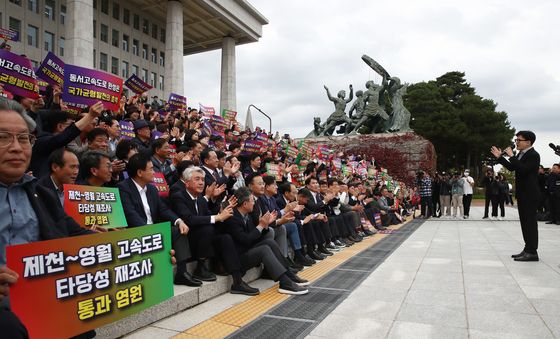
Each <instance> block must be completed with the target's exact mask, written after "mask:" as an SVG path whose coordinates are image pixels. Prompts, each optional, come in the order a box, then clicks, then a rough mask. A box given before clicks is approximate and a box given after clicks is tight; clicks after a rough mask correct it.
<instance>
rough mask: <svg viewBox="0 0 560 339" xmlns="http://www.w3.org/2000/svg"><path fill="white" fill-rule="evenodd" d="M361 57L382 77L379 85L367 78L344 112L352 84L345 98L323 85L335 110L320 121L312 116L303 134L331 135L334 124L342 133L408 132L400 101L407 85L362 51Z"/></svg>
mask: <svg viewBox="0 0 560 339" xmlns="http://www.w3.org/2000/svg"><path fill="white" fill-rule="evenodd" d="M362 60H363V61H364V62H365V63H366V64H367V65H368V66H369V67H371V68H372V69H373V70H374V71H375V72H376V73H377V74H379V75H380V76H381V77H382V78H383V80H382V83H381V85H377V84H375V83H374V82H373V81H371V80H370V81H368V82H366V90H365V91H357V92H356V100H355V101H354V102H353V103H352V105H351V106H350V110H349V112H348V115H346V112H345V109H346V105H347V104H348V103H350V101H352V98H353V88H352V85H350V95H349V98H348V99H346V98H345V97H346V92H345V91H339V92H338V95H337V97H336V98H333V97H332V96H331V94H330V91H329V89H328V88H327V86H324V88H325V89H326V91H327V97H328V98H329V100H330V101H332V102H333V103H334V106H335V111H334V112H333V113H332V114H331V115H330V116H329V118H328V119H327V121H326V122H324V123H322V124H321V118H319V117H315V118H314V121H313V131H311V132H310V133H309V134H308V135H307V137H317V136H329V135H332V134H334V133H335V129H336V127H337V126H340V127H339V129H338V130H337V131H336V132H338V133H340V134H346V135H347V134H357V133H364V132H365V133H366V134H373V133H387V132H408V131H410V126H409V123H410V112H409V111H408V110H407V109H406V107H405V106H404V104H403V96H404V95H406V90H407V86H408V85H407V84H404V85H403V84H401V80H400V79H399V78H397V77H391V76H390V75H389V73H388V72H387V71H386V70H385V68H383V66H381V65H380V64H379V63H378V62H376V61H375V60H373V59H372V58H371V57H369V56H367V55H365V54H364V55H363V56H362ZM386 93H387V94H388V97H389V99H390V101H391V107H392V110H391V112H390V114H388V112H386V110H385V94H386Z"/></svg>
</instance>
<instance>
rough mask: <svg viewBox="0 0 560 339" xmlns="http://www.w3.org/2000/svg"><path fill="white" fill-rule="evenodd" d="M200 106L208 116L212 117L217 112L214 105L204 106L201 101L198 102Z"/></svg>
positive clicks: (203, 113) (201, 110)
mask: <svg viewBox="0 0 560 339" xmlns="http://www.w3.org/2000/svg"><path fill="white" fill-rule="evenodd" d="M198 106H199V108H200V109H199V111H200V112H201V113H202V115H204V116H206V117H211V116H212V115H214V114H216V110H215V109H214V107H210V106H203V105H202V104H201V103H198Z"/></svg>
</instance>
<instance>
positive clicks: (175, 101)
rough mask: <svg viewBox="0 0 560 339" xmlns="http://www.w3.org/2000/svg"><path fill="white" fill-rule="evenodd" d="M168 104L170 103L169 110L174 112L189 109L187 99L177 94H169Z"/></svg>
mask: <svg viewBox="0 0 560 339" xmlns="http://www.w3.org/2000/svg"><path fill="white" fill-rule="evenodd" d="M168 102H169V108H171V109H173V110H178V109H186V108H187V98H185V97H184V96H182V95H179V94H175V93H171V94H169V100H168Z"/></svg>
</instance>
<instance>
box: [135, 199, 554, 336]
mask: <svg viewBox="0 0 560 339" xmlns="http://www.w3.org/2000/svg"><path fill="white" fill-rule="evenodd" d="M482 212H483V208H482V207H478V206H477V207H473V209H472V211H471V218H470V219H469V220H445V219H429V220H427V221H425V222H424V223H422V224H421V225H420V224H419V223H418V222H416V223H417V225H416V226H414V227H413V226H411V225H413V224H414V223H411V224H410V225H405V226H404V227H403V228H402V229H403V230H405V229H407V227H409V231H408V233H406V234H403V235H400V236H397V234H388V235H387V236H386V237H385V238H384V239H383V240H381V241H379V242H378V243H375V244H373V245H371V247H369V249H367V250H365V251H364V252H361V253H356V254H355V255H353V257H352V259H353V260H356V259H360V256H361V257H362V259H367V260H370V259H369V258H370V257H367V253H374V252H375V251H379V250H376V248H381V246H384V245H382V243H383V241H385V245H387V244H390V241H391V239H397V238H398V239H401V240H398V243H397V244H396V245H395V247H394V248H393V249H392V250H393V251H392V253H388V254H387V256H385V257H384V258H383V259H384V261H383V260H381V261H380V263H379V264H376V265H375V267H368V268H367V269H364V270H361V269H360V268H359V267H356V266H347V267H350V268H344V265H347V264H346V263H345V264H344V265H342V266H340V267H338V268H336V269H334V271H338V272H344V273H345V276H346V278H348V277H349V276H351V275H352V274H354V273H355V274H357V275H356V277H360V278H356V279H358V280H357V281H356V284H355V286H352V287H349V288H346V287H342V288H331V287H328V286H329V285H326V283H325V281H326V280H325V279H328V278H329V277H324V278H323V279H321V280H318V281H317V282H315V281H314V282H313V284H312V285H311V288H310V294H309V295H310V297H308V298H307V300H308V301H309V302H310V303H311V304H313V303H314V305H315V306H317V305H319V303H320V302H324V300H317V298H315V300H314V299H313V298H314V297H313V294H314V293H315V295H316V296H317V295H319V294H320V293H322V294H321V295H323V296H327V297H328V296H329V294H328V293H331V292H333V293H335V292H336V293H339V294H338V295H337V298H334V299H333V300H335V301H333V305H332V307H330V306H331V305H328V304H327V305H326V306H325V304H323V306H325V307H323V309H321V310H320V311H321V312H322V313H321V312H319V313H316V314H317V316H316V317H314V316H312V315H311V314H312V313H313V312H315V311H314V309H313V308H306V307H308V306H301V305H299V304H297V300H298V299H297V298H305V296H304V297H301V296H297V297H290V298H286V300H285V301H282V302H281V303H280V305H279V306H276V308H273V309H272V311H265V312H268V313H266V314H263V315H262V316H260V317H259V318H258V319H257V320H254V321H252V322H251V323H250V324H247V325H243V326H241V327H240V328H239V329H237V330H236V332H233V333H231V331H229V332H227V331H226V332H224V333H228V335H230V336H231V337H239V338H241V337H251V336H253V337H273V336H274V337H275V338H279V337H305V336H307V337H308V338H322V337H325V338H446V339H447V338H555V337H558V338H560V268H559V267H558V264H560V226H556V225H545V224H544V223H543V222H541V223H539V240H540V244H539V255H540V259H541V261H540V262H515V261H513V259H511V257H510V255H511V254H513V253H517V252H519V251H520V250H521V249H522V248H523V242H522V237H521V231H520V227H519V221H518V220H517V210H516V209H514V208H507V209H506V220H504V221H494V220H482ZM410 227H413V228H412V229H410ZM392 237H393V238H392ZM403 240H404V241H403ZM387 241H389V242H387ZM368 246H370V245H368ZM364 248H365V247H364ZM331 273H332V272H331ZM360 274H363V275H360ZM333 279H334V278H333ZM333 279H331V280H330V281H334V280H333ZM347 280H348V279H347ZM360 281H361V283H360ZM253 285H255V286H258V287H260V288H261V291H264V290H265V289H266V288H268V287H270V286H272V285H273V283H272V282H271V281H268V280H259V281H257V282H254V283H253ZM351 285H352V284H347V285H345V286H351ZM325 286H327V287H325ZM327 292H328V293H327ZM333 295H334V294H333ZM248 299H249V298H248V297H245V296H236V295H230V294H227V295H222V296H220V297H217V298H215V299H212V300H210V301H208V302H206V303H203V304H201V305H198V306H196V307H194V308H192V309H190V310H187V311H184V312H181V313H179V314H177V315H175V316H173V317H170V318H167V319H165V320H162V321H160V322H158V323H155V324H153V325H152V326H149V327H146V328H143V329H140V330H139V331H137V332H135V333H132V334H130V335H129V336H128V337H130V338H154V337H158V338H166V337H173V336H179V337H185V338H186V337H191V338H195V337H196V336H194V335H193V334H192V333H196V332H192V331H191V332H189V331H187V330H188V329H189V328H192V327H194V326H196V325H197V324H199V323H202V322H204V321H205V320H207V319H209V318H211V317H215V316H216V314H219V313H220V312H222V311H224V310H226V309H228V308H229V307H232V306H234V305H236V304H239V303H242V302H246V301H247V300H248ZM323 299H324V297H323ZM299 300H305V299H299ZM290 302H292V303H294V302H295V303H296V304H295V306H293V307H292V308H289V307H288V309H290V310H292V313H289V312H288V313H286V314H285V315H282V314H283V313H281V310H282V305H283V304H284V306H289V304H290ZM312 306H313V305H312ZM302 310H303V311H302ZM306 310H308V311H307V312H308V313H306ZM298 312H302V313H298ZM278 314H280V316H279V315H278ZM290 314H293V315H294V316H293V317H290V316H289V315H290ZM308 314H309V316H307V315H308ZM266 321H268V322H266ZM275 321H280V322H277V323H276V325H274V322H275ZM282 322H283V323H282ZM261 324H264V325H266V326H269V327H267V330H261V331H260V332H259V331H256V332H254V331H253V332H251V331H247V330H250V329H251V328H257V329H259V328H262V327H263V326H262V325H261ZM282 324H283V325H282ZM298 325H301V326H299V327H298ZM274 326H276V328H274ZM282 326H284V328H282ZM297 328H300V329H301V330H298V329H297ZM189 333H190V334H189ZM213 333H214V335H215V334H216V333H219V332H213ZM251 333H253V334H254V335H251ZM273 333H274V335H272V334H273ZM214 335H208V336H207V337H211V336H214ZM202 337H206V335H202Z"/></svg>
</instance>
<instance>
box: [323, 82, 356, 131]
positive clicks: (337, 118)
mask: <svg viewBox="0 0 560 339" xmlns="http://www.w3.org/2000/svg"><path fill="white" fill-rule="evenodd" d="M323 87H325V89H326V90H327V97H328V98H329V100H330V101H332V102H333V103H334V108H335V111H334V112H333V113H332V114H331V115H330V116H329V118H328V119H327V121H326V122H325V125H324V129H323V131H322V132H321V135H322V136H324V135H331V134H332V133H333V132H334V129H335V127H336V126H338V125H340V124H343V123H346V126H347V128H349V126H351V123H352V121H351V120H350V118H348V116H347V115H346V112H344V110H345V109H346V104H348V103H349V102H350V101H352V99H353V98H354V91H353V88H352V85H350V86H349V87H350V96H349V98H348V99H345V97H346V92H345V91H344V90H342V91H339V92H338V95H337V97H336V98H333V96H332V95H331V92H330V91H329V88H328V87H327V86H323ZM346 133H348V130H347V131H346Z"/></svg>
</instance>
